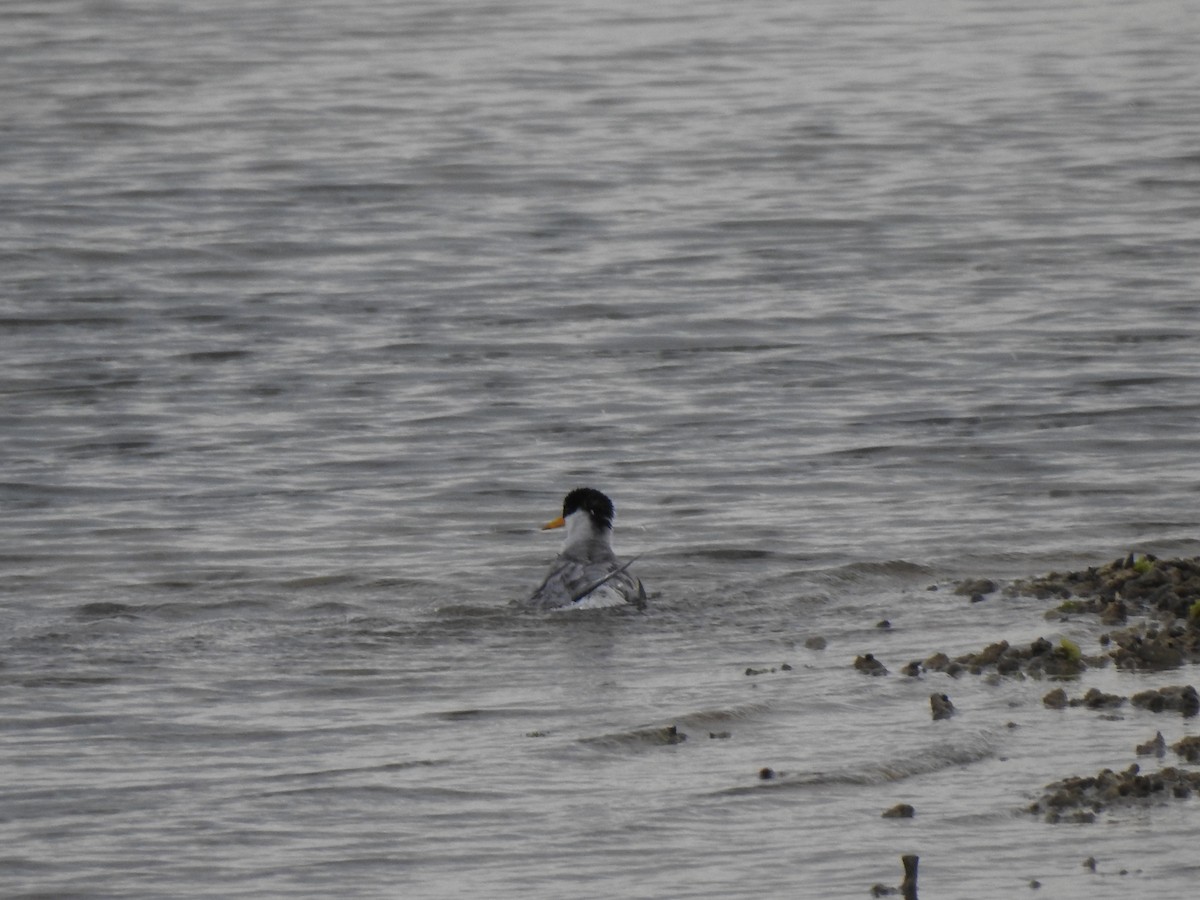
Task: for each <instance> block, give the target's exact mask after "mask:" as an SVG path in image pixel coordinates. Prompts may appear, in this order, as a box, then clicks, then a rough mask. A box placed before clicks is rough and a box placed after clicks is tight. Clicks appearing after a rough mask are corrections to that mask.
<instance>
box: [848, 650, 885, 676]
mask: <svg viewBox="0 0 1200 900" xmlns="http://www.w3.org/2000/svg"><path fill="white" fill-rule="evenodd" d="M854 668H856V669H858V671H860V672H864V673H866V674H867V675H886V674H887V673H888V670H887V667H886V666H884V664H883V663H881V662H880V661H879V660H877V659H876V658H875V657H874V656H872V655H871V654H870V653H867V654H865V655H863V656H859V657H857V658H855V660H854Z"/></svg>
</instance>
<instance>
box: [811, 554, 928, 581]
mask: <svg viewBox="0 0 1200 900" xmlns="http://www.w3.org/2000/svg"><path fill="white" fill-rule="evenodd" d="M821 574H822V575H823V576H824V578H826V579H827V580H829V581H837V582H844V583H849V584H857V583H861V582H863V581H874V580H885V581H890V580H893V579H902V580H909V579H914V578H928V577H931V576H932V575H933V574H934V570H933V569H931V568H930V567H929V566H925V565H921V564H920V563H914V562H909V561H908V560H906V559H888V560H880V561H867V562H855V563H850V564H849V565H846V566H839V567H837V568H836V569H827V570H826V571H825V572H823V573H821Z"/></svg>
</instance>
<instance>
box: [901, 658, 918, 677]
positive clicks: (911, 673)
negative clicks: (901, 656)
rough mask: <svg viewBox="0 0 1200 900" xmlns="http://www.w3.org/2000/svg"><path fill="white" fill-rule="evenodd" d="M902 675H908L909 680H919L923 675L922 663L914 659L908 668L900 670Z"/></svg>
mask: <svg viewBox="0 0 1200 900" xmlns="http://www.w3.org/2000/svg"><path fill="white" fill-rule="evenodd" d="M900 673H901V674H902V675H907V676H908V677H909V678H919V677H920V675H921V661H920V660H919V659H914V660H913V661H912V662H910V663H909V664H908V665H907V666H905V667H904V668H903V669H901V670H900Z"/></svg>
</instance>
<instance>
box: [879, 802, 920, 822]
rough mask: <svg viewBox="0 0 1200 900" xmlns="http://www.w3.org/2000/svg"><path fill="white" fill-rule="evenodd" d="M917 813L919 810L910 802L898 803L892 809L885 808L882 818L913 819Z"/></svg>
mask: <svg viewBox="0 0 1200 900" xmlns="http://www.w3.org/2000/svg"><path fill="white" fill-rule="evenodd" d="M916 814H917V811H916V810H915V809H913V808H912V804H909V803H897V804H896V805H895V806H893V807H892V808H891V809H888V810H885V811H884V813H883V816H882V817H881V818H884V819H911V818H912V817H913V816H915V815H916Z"/></svg>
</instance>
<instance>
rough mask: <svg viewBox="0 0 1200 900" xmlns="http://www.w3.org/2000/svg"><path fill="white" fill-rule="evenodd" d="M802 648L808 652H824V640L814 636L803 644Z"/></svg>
mask: <svg viewBox="0 0 1200 900" xmlns="http://www.w3.org/2000/svg"><path fill="white" fill-rule="evenodd" d="M804 646H805V647H807V648H808V649H809V650H824V649H825V638H823V637H821V636H820V635H814V636H813V637H810V638H808V639H807V640H806V641H805V642H804Z"/></svg>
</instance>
